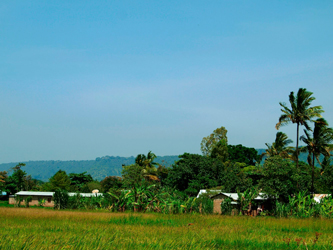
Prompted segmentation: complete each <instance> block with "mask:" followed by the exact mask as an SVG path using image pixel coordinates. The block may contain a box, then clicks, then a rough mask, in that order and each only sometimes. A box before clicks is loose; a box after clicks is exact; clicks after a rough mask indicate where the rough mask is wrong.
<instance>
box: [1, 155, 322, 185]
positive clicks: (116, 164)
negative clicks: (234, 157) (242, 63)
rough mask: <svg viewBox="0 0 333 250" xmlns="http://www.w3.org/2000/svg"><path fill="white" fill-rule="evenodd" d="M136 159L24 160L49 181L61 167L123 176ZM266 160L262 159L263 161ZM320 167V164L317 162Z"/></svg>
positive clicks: (165, 161) (5, 166)
mask: <svg viewBox="0 0 333 250" xmlns="http://www.w3.org/2000/svg"><path fill="white" fill-rule="evenodd" d="M257 151H258V154H261V153H263V152H265V149H257ZM299 159H300V160H301V161H304V162H307V161H306V159H307V154H306V153H301V154H300V157H299ZM178 160H179V157H178V156H177V155H170V156H157V158H156V160H155V161H156V162H157V163H159V164H162V165H164V166H166V167H170V166H171V165H172V164H174V162H175V161H178ZM134 161H135V157H134V156H131V157H120V156H103V157H97V158H96V159H95V160H89V161H28V162H24V163H25V164H26V166H25V167H24V168H23V170H24V171H26V172H27V174H28V175H31V176H32V178H34V179H37V180H41V181H47V180H48V179H49V178H50V177H51V176H53V175H54V174H55V173H56V172H57V171H58V170H59V169H61V170H64V171H66V172H67V174H70V173H82V172H87V173H88V174H91V176H92V177H93V178H94V179H97V180H102V179H104V178H105V177H106V176H112V175H115V176H121V170H122V165H123V164H124V165H130V164H133V163H134ZM263 162H264V161H262V163H263ZM17 164H18V162H13V163H2V164H0V171H8V170H10V169H11V168H12V167H14V166H15V165H17ZM317 167H318V164H317Z"/></svg>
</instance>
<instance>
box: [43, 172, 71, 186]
mask: <svg viewBox="0 0 333 250" xmlns="http://www.w3.org/2000/svg"><path fill="white" fill-rule="evenodd" d="M70 185H71V180H70V178H69V177H68V175H67V173H66V172H65V171H62V170H59V171H58V172H57V173H56V174H55V175H54V176H52V177H51V178H50V181H49V183H46V185H45V186H44V187H45V189H46V191H55V190H57V189H62V190H67V191H68V190H69V189H70Z"/></svg>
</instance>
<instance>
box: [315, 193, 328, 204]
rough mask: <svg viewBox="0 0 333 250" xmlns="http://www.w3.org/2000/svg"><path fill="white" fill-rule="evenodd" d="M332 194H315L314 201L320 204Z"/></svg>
mask: <svg viewBox="0 0 333 250" xmlns="http://www.w3.org/2000/svg"><path fill="white" fill-rule="evenodd" d="M329 195H330V194H315V195H314V197H313V199H314V200H315V201H316V202H317V203H320V200H321V199H322V198H325V197H327V196H329Z"/></svg>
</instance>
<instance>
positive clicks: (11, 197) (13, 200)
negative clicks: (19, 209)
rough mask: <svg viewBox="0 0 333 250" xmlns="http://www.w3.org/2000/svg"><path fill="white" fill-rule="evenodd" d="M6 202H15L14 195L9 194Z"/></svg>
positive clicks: (11, 203)
mask: <svg viewBox="0 0 333 250" xmlns="http://www.w3.org/2000/svg"><path fill="white" fill-rule="evenodd" d="M8 203H9V204H10V205H14V204H15V198H14V195H10V196H9V200H8Z"/></svg>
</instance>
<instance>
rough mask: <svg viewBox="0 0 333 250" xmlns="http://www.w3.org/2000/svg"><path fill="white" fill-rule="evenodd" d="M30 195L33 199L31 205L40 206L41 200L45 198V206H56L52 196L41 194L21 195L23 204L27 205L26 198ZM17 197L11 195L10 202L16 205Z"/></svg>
mask: <svg viewBox="0 0 333 250" xmlns="http://www.w3.org/2000/svg"><path fill="white" fill-rule="evenodd" d="M28 196H31V198H32V201H30V202H29V206H38V203H39V200H43V199H44V200H45V204H44V205H43V206H44V207H54V201H53V198H52V196H40V195H38V196H37V195H20V197H21V198H22V199H23V201H21V203H20V204H21V205H22V206H24V205H25V201H24V199H26V198H27V197H28ZM15 202H16V201H15V198H14V197H9V204H12V205H15Z"/></svg>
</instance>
